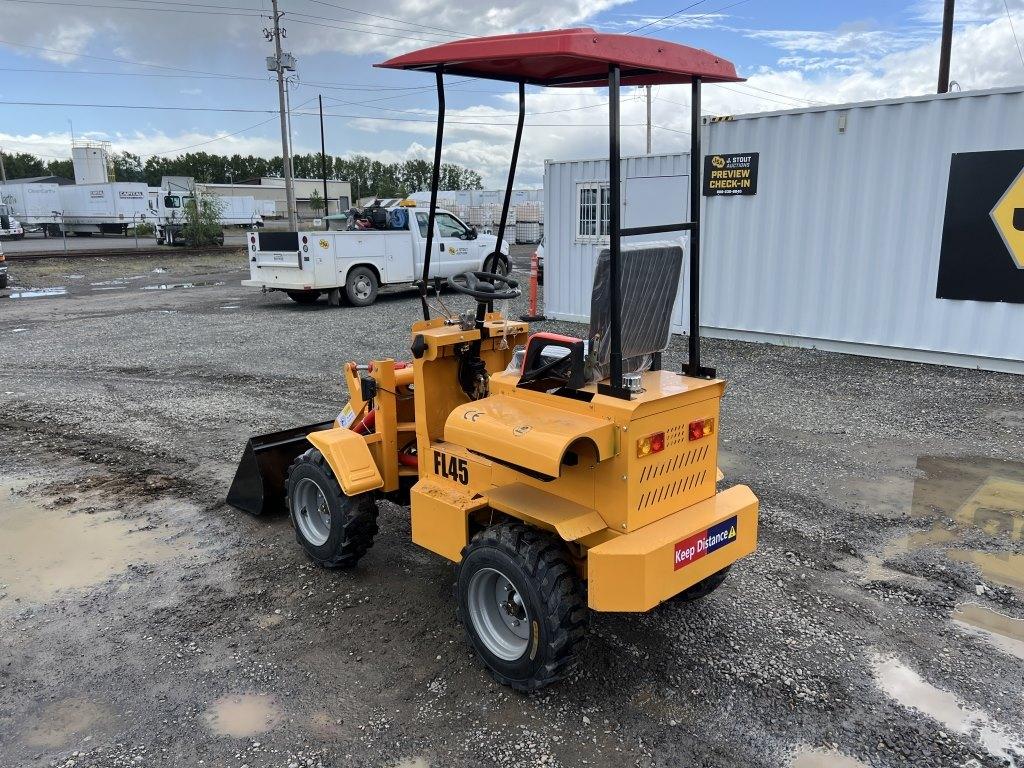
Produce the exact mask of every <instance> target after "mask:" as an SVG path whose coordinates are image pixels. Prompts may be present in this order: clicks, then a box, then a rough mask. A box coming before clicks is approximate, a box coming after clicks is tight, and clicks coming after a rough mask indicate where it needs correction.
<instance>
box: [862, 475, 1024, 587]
mask: <svg viewBox="0 0 1024 768" xmlns="http://www.w3.org/2000/svg"><path fill="white" fill-rule="evenodd" d="M917 473H918V475H919V477H918V478H917V479H915V480H913V481H911V480H904V479H902V478H887V479H883V480H881V481H879V482H878V483H877V484H875V485H874V489H873V496H874V497H877V499H878V501H879V503H880V504H882V505H891V506H892V507H893V508H895V509H897V510H902V511H903V512H904V513H907V514H909V517H910V524H911V525H913V521H928V522H930V523H931V526H930V527H926V528H924V529H921V530H915V531H912V532H910V533H907V534H905V535H903V536H900V537H898V538H896V539H894V540H891V541H889V542H888V543H887V544H886V545H885V547H884V549H883V551H882V554H881V557H880V558H874V559H869V561H868V574H867V575H868V577H871V575H872V574H877V573H879V572H880V566H881V563H883V562H885V561H887V560H890V559H892V558H894V557H898V556H899V555H902V554H905V553H910V552H915V551H917V550H921V549H939V550H942V551H943V552H944V553H945V555H946V557H948V558H949V559H951V560H954V561H957V562H963V563H971V564H973V565H975V566H977V568H978V570H980V571H981V573H982V575H983V577H984V578H985V579H987V580H991V581H994V582H997V583H999V584H1003V585H1005V586H1009V587H1015V588H1018V589H1024V555H1022V554H1017V553H1015V552H1012V551H1009V550H1012V549H1014V548H1018V549H1019V548H1020V545H1021V542H1022V541H1024V464H1020V463H1016V462H1008V461H998V460H992V459H960V458H958V459H950V458H939V457H931V456H924V457H921V458H920V459H918V461H917ZM979 540H982V541H985V542H987V543H986V544H985V545H983V546H978V544H977V542H978V541H979Z"/></svg>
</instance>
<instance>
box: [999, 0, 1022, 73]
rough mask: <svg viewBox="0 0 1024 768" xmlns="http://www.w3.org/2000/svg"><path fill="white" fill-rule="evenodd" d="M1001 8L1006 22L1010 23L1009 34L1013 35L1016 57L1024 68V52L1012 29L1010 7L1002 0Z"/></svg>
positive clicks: (1014, 30)
mask: <svg viewBox="0 0 1024 768" xmlns="http://www.w3.org/2000/svg"><path fill="white" fill-rule="evenodd" d="M1003 8H1005V9H1006V20H1007V21H1008V22H1010V32H1011V33H1012V34H1013V42H1014V43H1016V44H1017V55H1018V56H1019V57H1020V65H1021V66H1022V67H1024V52H1022V51H1021V48H1020V40H1018V39H1017V30H1016V29H1014V28H1013V16H1011V15H1010V6H1009V4H1008V3H1007V2H1006V0H1003Z"/></svg>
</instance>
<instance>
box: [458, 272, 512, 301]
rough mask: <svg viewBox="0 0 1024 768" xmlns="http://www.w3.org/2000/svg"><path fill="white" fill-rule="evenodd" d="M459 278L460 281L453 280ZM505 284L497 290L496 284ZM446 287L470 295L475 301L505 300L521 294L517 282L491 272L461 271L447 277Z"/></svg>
mask: <svg viewBox="0 0 1024 768" xmlns="http://www.w3.org/2000/svg"><path fill="white" fill-rule="evenodd" d="M456 280H461V281H462V282H458V283H457V282H455V281H456ZM496 283H497V284H500V285H503V286H505V287H504V289H501V290H499V288H498V285H496ZM448 287H449V288H451V289H452V290H453V291H456V292H457V293H464V294H466V295H467V296H472V297H473V298H474V299H476V300H477V301H505V300H507V299H518V298H519V297H520V296H522V295H523V292H522V291H521V290H520V289H519V282H518V281H517V280H512V279H511V278H509V277H506V276H505V275H496V274H495V273H493V272H462V273H461V274H458V275H452V276H451V277H449V278H448Z"/></svg>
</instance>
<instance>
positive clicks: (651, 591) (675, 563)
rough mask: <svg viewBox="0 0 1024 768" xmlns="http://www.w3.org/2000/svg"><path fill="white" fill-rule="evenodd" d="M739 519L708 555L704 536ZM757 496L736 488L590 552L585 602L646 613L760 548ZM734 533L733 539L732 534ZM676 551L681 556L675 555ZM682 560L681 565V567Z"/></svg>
mask: <svg viewBox="0 0 1024 768" xmlns="http://www.w3.org/2000/svg"><path fill="white" fill-rule="evenodd" d="M733 518H736V522H735V525H734V526H730V529H731V531H730V530H726V531H725V532H724V534H723V535H725V536H726V537H727V538H725V539H724V540H721V541H718V542H716V545H717V548H715V549H713V551H708V544H707V539H706V538H705V544H704V547H705V549H704V551H703V552H702V551H701V545H700V543H699V540H700V536H701V534H702V532H705V531H708V530H709V529H714V528H715V526H717V525H720V524H722V523H728V522H729V521H731V520H732V519H733ZM757 518H758V501H757V497H756V496H754V494H753V493H752V492H751V490H750V489H749V488H747V487H746V486H743V485H737V486H734V487H732V488H729V489H728V490H725V491H722V492H721V493H719V494H718V495H716V496H714V497H712V498H710V499H707V500H705V501H702V502H700V503H698V504H695V505H693V506H691V507H688V508H686V509H681V510H679V511H678V512H676V513H675V514H672V515H669V516H667V517H663V518H662V519H660V520H658V521H657V522H655V523H651V524H650V525H647V526H645V527H644V528H641V529H640V530H638V531H635V532H633V533H630V534H628V535H626V536H619V537H617V538H615V539H613V540H611V541H608V542H605V543H604V544H600V545H598V546H596V547H594V548H593V549H591V550H589V552H588V553H587V580H588V584H587V600H588V603H589V605H590V607H591V608H592V609H594V610H595V611H648V610H650V609H651V608H653V607H654V606H656V605H658V603H661V602H663V601H665V600H668V599H669V598H670V597H672V596H674V595H677V594H679V593H680V592H682V591H683V590H684V589H687V588H689V587H691V586H693V585H694V584H696V583H697V582H699V581H701V580H702V579H705V578H707V577H708V576H711V575H712V574H714V573H717V572H718V571H720V570H722V569H723V568H725V567H726V566H728V565H730V564H732V563H734V562H735V561H736V560H738V559H739V558H741V557H745V556H746V555H749V554H751V553H752V552H753V551H754V550H755V549H756V548H757ZM730 533H732V535H731V536H730ZM677 553H678V554H677ZM680 558H683V560H682V562H683V564H682V565H680Z"/></svg>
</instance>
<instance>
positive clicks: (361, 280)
mask: <svg viewBox="0 0 1024 768" xmlns="http://www.w3.org/2000/svg"><path fill="white" fill-rule="evenodd" d="M379 287H380V286H379V285H378V283H377V275H375V274H374V273H373V270H372V269H370V268H369V267H353V268H352V269H350V270H349V273H348V277H346V278H345V295H346V296H347V297H348V300H349V303H351V304H352V306H353V307H368V306H370V305H371V304H373V302H375V301H376V300H377V289H378V288H379Z"/></svg>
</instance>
